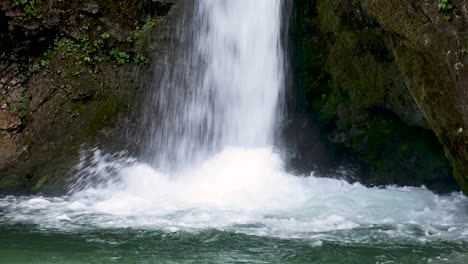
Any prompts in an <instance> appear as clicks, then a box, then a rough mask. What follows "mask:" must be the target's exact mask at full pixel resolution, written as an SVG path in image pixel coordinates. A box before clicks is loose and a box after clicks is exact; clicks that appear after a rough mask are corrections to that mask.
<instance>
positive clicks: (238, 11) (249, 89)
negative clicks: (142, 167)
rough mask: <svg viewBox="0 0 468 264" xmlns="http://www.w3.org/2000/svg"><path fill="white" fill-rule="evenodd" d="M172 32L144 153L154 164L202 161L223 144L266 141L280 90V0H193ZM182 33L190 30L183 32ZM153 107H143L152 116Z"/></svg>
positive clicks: (264, 143)
mask: <svg viewBox="0 0 468 264" xmlns="http://www.w3.org/2000/svg"><path fill="white" fill-rule="evenodd" d="M192 9H194V10H191V12H190V13H189V14H187V15H190V16H189V17H188V18H187V19H186V20H185V21H184V22H185V23H183V24H182V25H181V26H180V27H179V31H178V37H179V39H183V44H184V46H183V47H179V49H182V52H179V53H177V56H178V57H177V58H176V59H175V61H176V63H174V64H172V66H170V67H168V68H167V69H166V70H165V72H164V75H163V78H162V79H161V80H159V78H158V76H155V77H154V82H153V83H152V88H153V89H150V95H149V96H148V98H149V100H148V101H147V102H146V104H147V106H151V105H152V104H156V105H157V107H158V112H159V113H161V115H162V122H160V123H155V122H153V124H152V126H151V129H152V130H153V131H152V132H151V133H150V136H149V137H148V138H147V140H148V143H147V149H146V157H147V159H148V160H150V161H153V162H154V163H155V164H156V166H157V167H159V168H160V169H167V168H180V167H183V166H187V165H189V164H191V163H192V162H194V161H195V162H196V161H202V160H204V159H206V158H207V157H208V155H209V154H213V153H215V152H218V151H220V150H222V149H223V148H225V147H227V146H231V147H233V146H236V147H269V146H271V145H272V143H273V136H274V131H275V125H276V122H275V121H276V118H277V115H276V112H277V111H276V110H277V106H278V97H279V95H280V94H281V89H282V88H283V86H284V85H283V80H284V76H283V75H284V73H283V52H282V49H281V45H280V39H281V32H280V31H281V16H282V10H281V1H280V0H256V1H251V0H236V1H220V0H205V1H196V3H195V4H194V6H192ZM189 32H193V34H190V33H189ZM152 109H153V108H151V107H150V108H147V109H146V112H145V113H144V115H145V117H146V119H147V120H154V114H155V113H154V111H153V110H152Z"/></svg>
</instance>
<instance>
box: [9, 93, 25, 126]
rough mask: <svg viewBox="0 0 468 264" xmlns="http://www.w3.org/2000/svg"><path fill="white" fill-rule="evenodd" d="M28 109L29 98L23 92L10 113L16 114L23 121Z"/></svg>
mask: <svg viewBox="0 0 468 264" xmlns="http://www.w3.org/2000/svg"><path fill="white" fill-rule="evenodd" d="M28 107H29V97H28V96H27V95H26V94H25V91H23V92H22V95H21V98H20V101H19V103H18V104H16V105H15V106H13V107H12V108H11V111H12V112H14V113H17V114H18V116H19V117H20V118H21V119H25V118H26V117H27V115H28Z"/></svg>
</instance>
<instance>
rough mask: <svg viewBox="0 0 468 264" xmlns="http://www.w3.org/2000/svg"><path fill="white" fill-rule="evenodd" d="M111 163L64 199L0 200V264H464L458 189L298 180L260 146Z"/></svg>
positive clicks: (462, 200)
mask: <svg viewBox="0 0 468 264" xmlns="http://www.w3.org/2000/svg"><path fill="white" fill-rule="evenodd" d="M97 160H98V161H99V162H98V163H97V164H95V168H96V170H95V171H94V172H95V173H96V175H101V176H100V177H102V175H103V174H106V173H105V171H109V170H108V169H106V168H109V166H110V165H112V163H107V164H106V163H105V162H104V161H103V160H104V159H103V158H102V157H100V158H98V159H97ZM117 164H123V162H119V163H117ZM118 166H121V167H119V168H117V170H118V171H119V172H118V173H117V177H115V175H114V174H113V173H111V174H108V177H109V179H108V180H107V181H104V182H102V183H101V184H100V185H99V186H98V187H95V188H90V187H86V188H84V189H83V190H81V191H77V192H75V193H73V194H70V195H67V196H63V197H41V196H35V197H13V196H10V197H4V198H2V199H0V234H1V236H0V263H468V214H467V210H468V199H467V198H466V197H464V196H463V195H462V194H458V193H454V194H452V195H447V196H439V195H435V194H433V193H432V192H430V191H428V190H426V189H425V188H413V187H411V188H410V187H404V188H397V187H387V188H367V187H365V186H362V185H360V184H357V183H356V184H350V183H347V182H345V181H341V180H335V179H324V178H317V177H314V176H311V177H297V176H294V175H290V174H288V173H286V172H284V171H283V170H282V168H281V167H282V166H281V159H280V157H279V155H278V154H276V153H274V152H273V151H271V150H270V149H263V148H259V149H252V148H248V149H247V148H230V149H226V150H225V151H223V152H221V153H220V154H218V155H216V156H214V157H213V158H212V159H209V160H207V161H206V162H204V163H203V164H202V165H201V166H200V167H199V168H198V169H196V170H192V171H190V172H187V173H189V174H190V177H189V176H188V175H180V176H179V177H174V176H173V175H170V176H169V175H164V174H162V173H160V172H158V171H156V170H154V169H153V168H151V167H150V166H148V165H146V164H142V163H137V162H131V161H129V162H128V163H127V165H125V166H123V165H118ZM111 175H112V176H111ZM188 179H189V180H188Z"/></svg>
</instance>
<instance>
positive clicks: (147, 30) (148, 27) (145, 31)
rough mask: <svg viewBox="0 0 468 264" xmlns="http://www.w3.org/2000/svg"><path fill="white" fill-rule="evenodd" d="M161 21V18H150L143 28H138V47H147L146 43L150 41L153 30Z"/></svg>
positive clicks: (136, 33) (136, 34) (136, 35)
mask: <svg viewBox="0 0 468 264" xmlns="http://www.w3.org/2000/svg"><path fill="white" fill-rule="evenodd" d="M160 21H161V19H160V18H148V19H147V20H146V23H145V24H144V25H143V26H141V27H137V29H136V32H135V37H136V45H137V46H139V47H143V46H145V43H146V42H147V40H148V37H149V36H150V34H151V31H152V30H153V28H154V27H155V26H156V25H157V24H158V23H159V22H160Z"/></svg>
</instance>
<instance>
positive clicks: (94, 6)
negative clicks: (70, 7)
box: [78, 2, 100, 17]
mask: <svg viewBox="0 0 468 264" xmlns="http://www.w3.org/2000/svg"><path fill="white" fill-rule="evenodd" d="M78 11H79V12H80V13H82V14H85V15H88V16H91V17H95V16H98V15H99V13H100V7H99V5H98V3H96V2H89V3H86V4H85V5H84V7H83V8H80V9H79V10H78Z"/></svg>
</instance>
